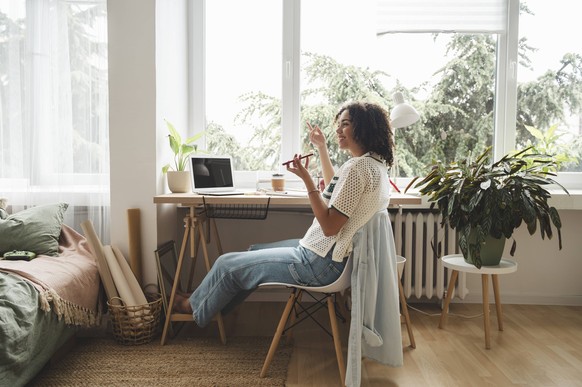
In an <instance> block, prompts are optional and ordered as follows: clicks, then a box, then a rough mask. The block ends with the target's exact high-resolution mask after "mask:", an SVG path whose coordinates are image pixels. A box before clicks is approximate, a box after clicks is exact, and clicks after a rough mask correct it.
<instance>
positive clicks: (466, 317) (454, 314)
mask: <svg viewBox="0 0 582 387" xmlns="http://www.w3.org/2000/svg"><path fill="white" fill-rule="evenodd" d="M406 305H407V306H408V309H412V310H415V311H417V312H418V313H421V314H424V315H425V316H429V317H440V316H441V313H428V312H425V311H424V310H420V309H418V308H415V307H414V306H410V304H408V303H407V304H406ZM447 314H448V315H449V316H455V317H461V318H464V319H472V318H477V317H482V316H483V312H481V313H479V314H475V315H466V314H460V313H451V312H449V313H447Z"/></svg>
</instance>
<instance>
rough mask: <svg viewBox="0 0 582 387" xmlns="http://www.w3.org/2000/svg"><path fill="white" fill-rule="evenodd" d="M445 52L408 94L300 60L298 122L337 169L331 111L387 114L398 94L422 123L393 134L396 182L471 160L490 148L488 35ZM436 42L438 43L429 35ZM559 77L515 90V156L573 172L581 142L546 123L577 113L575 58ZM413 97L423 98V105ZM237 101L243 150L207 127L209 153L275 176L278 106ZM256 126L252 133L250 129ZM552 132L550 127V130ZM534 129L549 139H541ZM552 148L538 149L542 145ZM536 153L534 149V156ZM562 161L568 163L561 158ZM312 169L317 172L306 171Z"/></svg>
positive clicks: (580, 93)
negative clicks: (350, 105) (319, 140)
mask: <svg viewBox="0 0 582 387" xmlns="http://www.w3.org/2000/svg"><path fill="white" fill-rule="evenodd" d="M448 36H450V37H451V38H450V41H449V42H448V44H447V53H448V54H452V58H454V59H452V60H450V61H449V62H448V63H447V64H446V65H445V66H443V67H442V68H441V69H439V70H438V72H437V73H436V74H435V77H440V78H438V80H437V81H436V83H434V84H433V85H431V86H429V85H428V84H423V85H421V86H419V87H418V88H414V89H410V90H407V89H405V88H403V87H402V86H401V85H400V84H399V83H398V82H397V84H396V86H395V87H394V88H393V89H390V90H389V89H387V88H386V87H385V86H384V85H385V81H386V79H388V78H389V77H390V74H386V73H384V72H381V71H373V70H370V69H369V68H360V67H355V66H347V65H343V64H341V63H338V62H337V61H335V60H334V59H332V58H330V57H327V56H322V55H317V54H313V53H305V54H304V63H305V66H306V67H305V69H304V70H305V73H306V74H307V81H308V85H309V86H308V87H307V88H305V89H303V90H302V94H301V109H302V110H301V122H302V125H305V122H307V121H309V122H311V123H313V124H316V125H319V126H320V127H321V128H322V129H323V130H324V132H325V133H326V135H327V138H328V146H329V151H330V156H331V157H332V160H335V161H336V163H337V164H338V165H341V164H342V163H343V162H344V161H345V160H346V159H347V157H348V155H346V154H342V153H341V151H340V150H339V149H338V148H337V142H336V141H335V133H334V131H335V128H333V127H332V123H333V118H334V116H335V113H336V111H337V108H338V107H339V106H340V105H341V104H342V103H343V102H345V101H350V100H368V101H374V102H377V103H379V104H381V105H383V106H384V107H385V108H386V109H387V110H389V109H390V108H391V104H392V101H391V95H392V93H393V92H395V91H402V92H403V93H404V95H405V98H406V99H407V100H408V101H409V102H410V103H412V104H413V105H414V106H415V107H416V108H417V110H418V111H419V113H420V115H421V120H420V121H419V122H417V123H416V124H414V125H412V126H411V127H410V128H408V129H406V130H397V132H396V137H395V138H396V158H397V159H398V163H399V170H400V175H401V176H419V175H423V174H425V173H426V172H427V165H430V163H431V162H432V161H433V160H437V159H438V160H443V162H446V163H450V162H452V161H453V160H456V159H459V158H463V157H466V155H467V154H469V152H472V153H473V154H478V153H480V152H482V151H484V150H485V149H486V148H487V147H488V146H490V145H492V141H493V138H492V136H493V125H494V97H495V52H496V41H495V39H494V38H493V37H492V36H490V35H466V34H453V35H448ZM434 38H435V39H439V38H441V36H440V35H438V34H436V35H435V36H434ZM531 50H532V48H531V47H528V46H527V44H526V40H525V39H522V40H521V42H520V50H519V54H520V63H522V64H525V65H527V64H528V63H529V59H528V57H527V54H528V52H529V51H531ZM557 67H558V70H557V71H554V70H548V71H546V73H544V74H543V75H542V76H540V77H539V78H538V79H536V80H535V81H531V82H527V83H523V84H520V85H518V113H517V124H518V127H517V140H516V149H523V148H525V147H526V146H531V145H533V146H534V149H535V150H536V151H543V152H544V153H548V152H553V153H549V154H551V155H553V156H557V157H558V160H557V161H560V163H559V164H560V165H561V167H562V168H564V169H565V170H568V168H570V170H576V168H577V166H578V165H579V160H580V151H579V149H580V148H581V145H582V144H581V143H580V142H581V141H582V140H580V138H581V137H582V136H578V138H577V139H575V140H573V141H566V142H563V141H559V139H560V138H559V136H557V133H556V132H555V129H552V128H551V127H550V123H552V124H555V123H559V124H562V123H564V120H565V116H566V112H568V111H569V112H575V113H576V114H580V112H581V111H582V57H581V56H580V55H578V54H572V53H566V54H565V55H564V56H563V59H562V61H561V63H559V64H557ZM417 95H427V97H426V98H424V99H423V100H422V101H421V100H420V98H419V97H418V98H417V97H416V96H417ZM241 98H242V100H243V101H244V102H245V103H246V108H245V109H244V110H243V111H241V112H240V113H239V115H238V116H237V119H238V123H239V124H242V125H247V126H249V125H253V126H254V134H253V136H252V139H251V140H250V141H249V143H248V145H242V144H239V143H238V142H237V141H236V140H235V139H234V138H233V137H232V136H229V135H227V134H226V133H225V131H224V130H223V128H221V127H220V126H218V125H216V124H213V123H211V124H210V125H209V127H208V128H207V129H208V130H207V133H208V136H209V144H208V149H210V150H212V151H213V152H218V153H228V154H232V155H236V156H235V157H236V160H235V161H236V162H237V164H236V169H238V170H277V168H278V162H279V149H280V147H279V144H280V138H281V129H280V128H281V113H280V112H281V102H280V100H279V99H278V98H275V97H273V96H268V95H265V94H263V93H248V94H246V95H243V96H242V97H241ZM257 122H259V124H258V125H257V124H256V123H257ZM556 125H557V124H556ZM528 127H536V128H541V129H539V130H540V131H541V133H546V134H548V135H550V137H551V138H543V135H542V138H540V136H539V135H538V134H537V132H534V131H532V130H528V129H527V128H528ZM302 129H303V130H302V139H301V140H302V152H307V151H310V148H311V147H310V145H309V139H308V137H307V130H306V129H305V128H302ZM548 140H549V141H551V144H544V141H548ZM535 147H538V148H540V149H536V148H535ZM564 155H568V157H567V158H564V157H563V156H564ZM312 165H317V163H313V162H312Z"/></svg>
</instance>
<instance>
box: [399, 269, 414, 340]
mask: <svg viewBox="0 0 582 387" xmlns="http://www.w3.org/2000/svg"><path fill="white" fill-rule="evenodd" d="M398 293H399V294H400V307H401V308H402V315H403V316H404V322H405V323H406V330H407V331H408V338H409V339H410V346H411V347H412V348H416V342H415V341H414V333H412V324H411V322H410V315H409V314H408V305H407V304H406V298H404V288H403V287H402V282H400V280H399V281H398Z"/></svg>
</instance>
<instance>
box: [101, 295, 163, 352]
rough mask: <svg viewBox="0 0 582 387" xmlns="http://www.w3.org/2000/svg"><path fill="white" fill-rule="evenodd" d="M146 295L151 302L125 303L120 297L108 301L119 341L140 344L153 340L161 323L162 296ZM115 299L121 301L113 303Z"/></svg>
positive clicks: (114, 333) (115, 333)
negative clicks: (141, 303)
mask: <svg viewBox="0 0 582 387" xmlns="http://www.w3.org/2000/svg"><path fill="white" fill-rule="evenodd" d="M146 297H147V300H148V301H150V302H149V303H147V304H144V305H135V306H128V305H125V304H124V302H123V300H122V299H121V298H119V297H114V298H112V299H111V300H109V301H107V306H108V308H109V313H110V315H111V321H112V323H113V336H114V337H115V340H116V341H117V342H118V343H120V344H125V345H139V344H145V343H149V342H150V341H152V338H153V337H154V335H155V333H156V332H157V330H158V326H159V324H160V312H161V310H162V297H161V295H160V294H147V295H146ZM114 299H117V300H119V301H121V302H120V304H119V305H115V304H113V303H112V302H111V301H113V300H114Z"/></svg>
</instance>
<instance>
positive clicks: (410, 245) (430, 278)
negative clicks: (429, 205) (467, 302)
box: [390, 207, 468, 299]
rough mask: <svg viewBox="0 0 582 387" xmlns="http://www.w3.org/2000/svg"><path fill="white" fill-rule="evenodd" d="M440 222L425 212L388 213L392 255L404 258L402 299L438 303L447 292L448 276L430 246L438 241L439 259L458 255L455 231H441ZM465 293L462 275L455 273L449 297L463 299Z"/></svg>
mask: <svg viewBox="0 0 582 387" xmlns="http://www.w3.org/2000/svg"><path fill="white" fill-rule="evenodd" d="M440 218H441V216H440V215H439V214H438V213H436V212H431V211H429V210H426V209H403V208H402V207H400V208H398V210H397V211H390V219H391V220H392V222H393V223H394V226H393V230H394V240H395V243H396V252H397V254H399V255H402V256H403V257H405V258H406V264H405V266H404V275H403V278H402V285H403V287H404V296H405V297H406V298H411V297H416V298H418V299H421V298H422V299H431V298H433V297H436V298H438V299H442V298H443V296H444V294H445V291H446V290H447V287H448V283H449V278H450V276H451V273H450V270H445V268H444V267H443V264H442V262H441V260H440V259H439V258H438V257H437V254H436V253H435V249H433V246H432V245H435V246H436V245H437V244H438V243H439V241H440V243H441V249H440V252H441V253H440V254H441V256H443V255H447V254H456V253H458V247H457V240H456V233H455V231H453V230H451V229H450V228H446V229H445V228H442V227H441V225H440ZM431 244H432V245H431ZM437 251H438V250H437ZM447 271H448V273H446V272H447ZM467 293H468V289H467V288H466V273H459V276H458V281H457V285H456V286H455V291H454V294H453V297H454V296H457V297H460V298H461V299H464V298H465V296H466V295H467Z"/></svg>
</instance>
